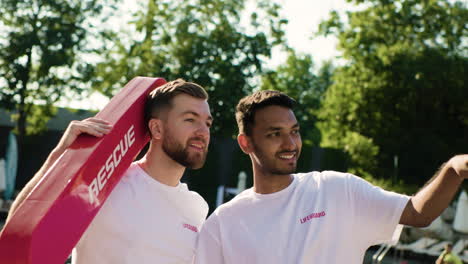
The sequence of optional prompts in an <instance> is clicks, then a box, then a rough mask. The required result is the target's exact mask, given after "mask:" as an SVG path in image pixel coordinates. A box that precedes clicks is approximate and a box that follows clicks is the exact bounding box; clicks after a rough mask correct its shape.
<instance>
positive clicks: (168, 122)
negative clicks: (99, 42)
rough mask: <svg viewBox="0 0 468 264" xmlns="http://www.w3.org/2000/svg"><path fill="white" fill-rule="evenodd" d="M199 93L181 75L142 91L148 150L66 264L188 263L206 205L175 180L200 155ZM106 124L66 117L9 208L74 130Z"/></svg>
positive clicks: (203, 144) (204, 110)
mask: <svg viewBox="0 0 468 264" xmlns="http://www.w3.org/2000/svg"><path fill="white" fill-rule="evenodd" d="M207 99H208V94H207V93H206V91H205V90H204V89H203V88H202V87H200V86H199V85H197V84H195V83H190V82H186V81H184V80H182V79H178V80H175V81H172V82H168V83H166V84H165V85H163V86H161V87H158V88H156V89H155V90H154V91H152V92H151V93H150V94H149V96H148V98H147V100H146V105H145V122H146V124H147V126H148V130H149V133H150V134H151V141H150V146H149V149H148V152H147V153H146V155H145V156H144V157H143V158H142V159H141V160H139V161H136V162H134V163H133V164H132V165H131V166H130V167H129V169H128V170H127V171H126V172H125V174H124V176H123V177H122V179H121V180H120V182H119V183H118V184H117V185H116V187H115V188H114V190H113V191H112V193H111V194H110V195H109V197H108V199H107V200H106V202H105V203H104V205H103V206H102V208H101V209H100V211H99V212H98V214H97V215H96V217H95V218H94V219H93V221H92V222H91V224H90V226H89V227H88V229H87V230H86V232H85V233H84V234H83V236H82V237H81V239H80V241H79V242H78V244H77V245H76V248H75V249H74V250H73V254H72V255H73V256H72V263H77V264H81V263H84V264H102V263H122V264H134V263H139V264H141V263H192V260H193V253H194V250H195V242H196V239H197V236H198V231H199V229H200V227H201V225H202V223H203V222H204V221H205V218H206V215H207V213H208V205H207V203H206V202H205V200H204V199H203V198H202V197H201V196H200V195H198V194H197V193H195V192H191V191H189V190H188V188H187V185H186V184H183V183H181V182H180V179H181V178H182V175H183V173H184V171H185V168H192V169H198V168H200V167H202V166H203V164H204V162H205V159H206V154H207V150H208V144H209V142H210V127H211V123H212V116H211V113H210V109H209V106H208V102H207ZM111 129H112V126H111V125H110V124H109V123H108V122H106V121H104V120H100V119H96V118H89V119H85V120H82V121H73V122H72V123H71V124H70V125H69V126H68V128H67V130H66V131H65V133H64V135H63V136H62V139H61V140H60V142H59V143H58V145H57V146H56V147H55V149H54V150H53V151H52V153H51V154H50V155H49V157H48V159H47V160H46V162H45V163H44V165H43V166H42V168H41V169H40V170H39V172H37V173H36V175H35V176H34V177H33V179H32V180H31V181H30V182H29V183H28V184H27V185H26V187H25V188H24V189H23V190H22V191H21V193H20V194H19V195H18V198H17V200H16V201H15V203H14V205H13V207H12V209H11V214H13V212H14V210H15V209H16V207H17V206H18V205H19V204H21V201H22V200H23V199H24V198H25V197H26V196H27V194H28V193H29V192H31V190H32V188H33V187H34V186H35V184H36V183H37V182H38V181H39V180H40V179H41V178H42V177H43V175H44V173H45V172H46V171H47V169H48V168H49V167H50V166H52V164H53V163H54V162H55V161H56V160H57V159H58V157H60V155H61V154H62V153H63V152H64V151H65V150H66V149H67V148H68V147H69V146H70V145H71V144H72V143H73V141H74V140H75V139H76V137H77V136H78V135H80V134H82V133H87V134H90V135H93V136H97V137H101V136H104V135H105V134H107V133H108V132H109V131H110V130H111Z"/></svg>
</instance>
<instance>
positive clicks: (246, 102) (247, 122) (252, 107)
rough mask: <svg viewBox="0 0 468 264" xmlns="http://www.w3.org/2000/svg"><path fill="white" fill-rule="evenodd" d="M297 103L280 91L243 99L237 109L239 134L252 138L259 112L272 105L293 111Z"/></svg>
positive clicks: (256, 93)
mask: <svg viewBox="0 0 468 264" xmlns="http://www.w3.org/2000/svg"><path fill="white" fill-rule="evenodd" d="M295 104H296V101H295V100H294V99H292V98H291V97H289V96H287V95H286V94H284V93H282V92H278V91H271V90H266V91H258V92H255V93H253V94H251V95H248V96H246V97H244V98H242V99H241V100H240V101H239V103H238V104H237V107H236V121H237V126H238V127H239V133H243V134H246V135H247V136H250V135H251V134H252V126H253V124H254V123H255V113H256V112H257V110H259V109H262V108H265V107H267V106H271V105H278V106H283V107H286V108H289V109H293V108H294V105H295Z"/></svg>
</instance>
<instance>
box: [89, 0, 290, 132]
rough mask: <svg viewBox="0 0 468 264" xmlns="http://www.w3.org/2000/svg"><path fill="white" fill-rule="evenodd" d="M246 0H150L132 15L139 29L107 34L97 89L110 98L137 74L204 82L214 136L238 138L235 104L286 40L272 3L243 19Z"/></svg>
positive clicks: (262, 4)
mask: <svg viewBox="0 0 468 264" xmlns="http://www.w3.org/2000/svg"><path fill="white" fill-rule="evenodd" d="M246 2H247V1H220V0H192V1H154V0H149V1H148V2H147V5H146V7H144V8H141V10H144V11H139V12H137V13H136V14H135V16H134V18H135V20H134V22H133V25H134V30H132V31H131V32H130V33H128V34H124V32H109V33H108V34H107V35H108V45H106V47H107V46H108V47H110V48H109V49H107V50H105V51H103V54H104V56H105V58H104V59H103V61H102V62H101V63H100V64H99V65H98V66H97V70H96V78H95V82H94V87H95V88H97V89H98V90H100V91H101V92H103V93H104V94H106V95H108V96H111V95H112V94H114V93H115V92H116V91H117V90H118V89H120V88H121V87H122V86H123V85H124V84H125V83H126V82H128V81H129V80H130V79H132V78H133V77H135V76H138V75H140V76H159V77H164V78H165V79H166V80H173V79H175V78H184V79H186V80H189V81H193V82H196V83H199V84H200V85H202V86H204V87H205V88H206V89H207V90H208V92H209V95H210V104H211V106H212V108H213V109H212V110H213V111H212V114H213V115H214V120H215V123H214V126H213V130H212V132H213V134H216V135H220V136H232V135H234V134H235V131H236V130H237V129H236V123H235V119H234V110H235V106H236V104H237V102H238V100H239V99H240V98H241V97H243V96H244V95H246V94H247V93H248V92H250V91H251V90H252V89H253V87H254V85H255V76H256V75H257V74H258V73H261V72H262V64H263V61H264V60H265V59H266V58H268V57H269V56H270V55H271V49H272V47H273V46H276V45H281V44H283V43H284V31H283V26H284V25H285V24H286V23H287V21H286V20H284V19H281V18H280V15H279V13H278V10H279V6H278V5H277V4H274V3H271V2H270V1H257V2H255V3H254V4H255V5H256V9H255V11H254V12H251V13H250V17H243V16H242V13H241V12H242V10H244V5H245V4H246ZM260 21H261V22H262V23H260Z"/></svg>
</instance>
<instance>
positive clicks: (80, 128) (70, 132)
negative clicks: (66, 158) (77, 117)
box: [56, 117, 112, 152]
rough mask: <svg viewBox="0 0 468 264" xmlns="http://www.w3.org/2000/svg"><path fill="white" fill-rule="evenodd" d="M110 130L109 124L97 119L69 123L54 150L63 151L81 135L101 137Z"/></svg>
mask: <svg viewBox="0 0 468 264" xmlns="http://www.w3.org/2000/svg"><path fill="white" fill-rule="evenodd" d="M111 129H112V126H111V125H110V123H109V122H107V121H105V120H102V119H99V118H94V117H91V118H87V119H84V120H81V121H71V122H70V124H69V125H68V127H67V129H66V130H65V133H64V134H63V136H62V138H61V139H60V142H59V143H58V144H57V147H56V150H57V151H59V152H63V151H65V149H67V148H68V147H70V145H71V144H72V143H73V142H74V141H75V139H76V138H77V137H78V136H79V135H80V134H82V133H86V134H89V135H92V136H95V137H102V136H103V135H105V134H108V133H109V132H110V131H111Z"/></svg>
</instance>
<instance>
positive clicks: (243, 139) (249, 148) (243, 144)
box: [237, 134, 253, 154]
mask: <svg viewBox="0 0 468 264" xmlns="http://www.w3.org/2000/svg"><path fill="white" fill-rule="evenodd" d="M237 143H238V144H239V146H240V148H241V149H242V151H243V152H244V153H245V154H250V153H251V152H253V145H252V142H251V140H250V138H249V137H248V136H247V135H245V134H239V135H238V136H237Z"/></svg>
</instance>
